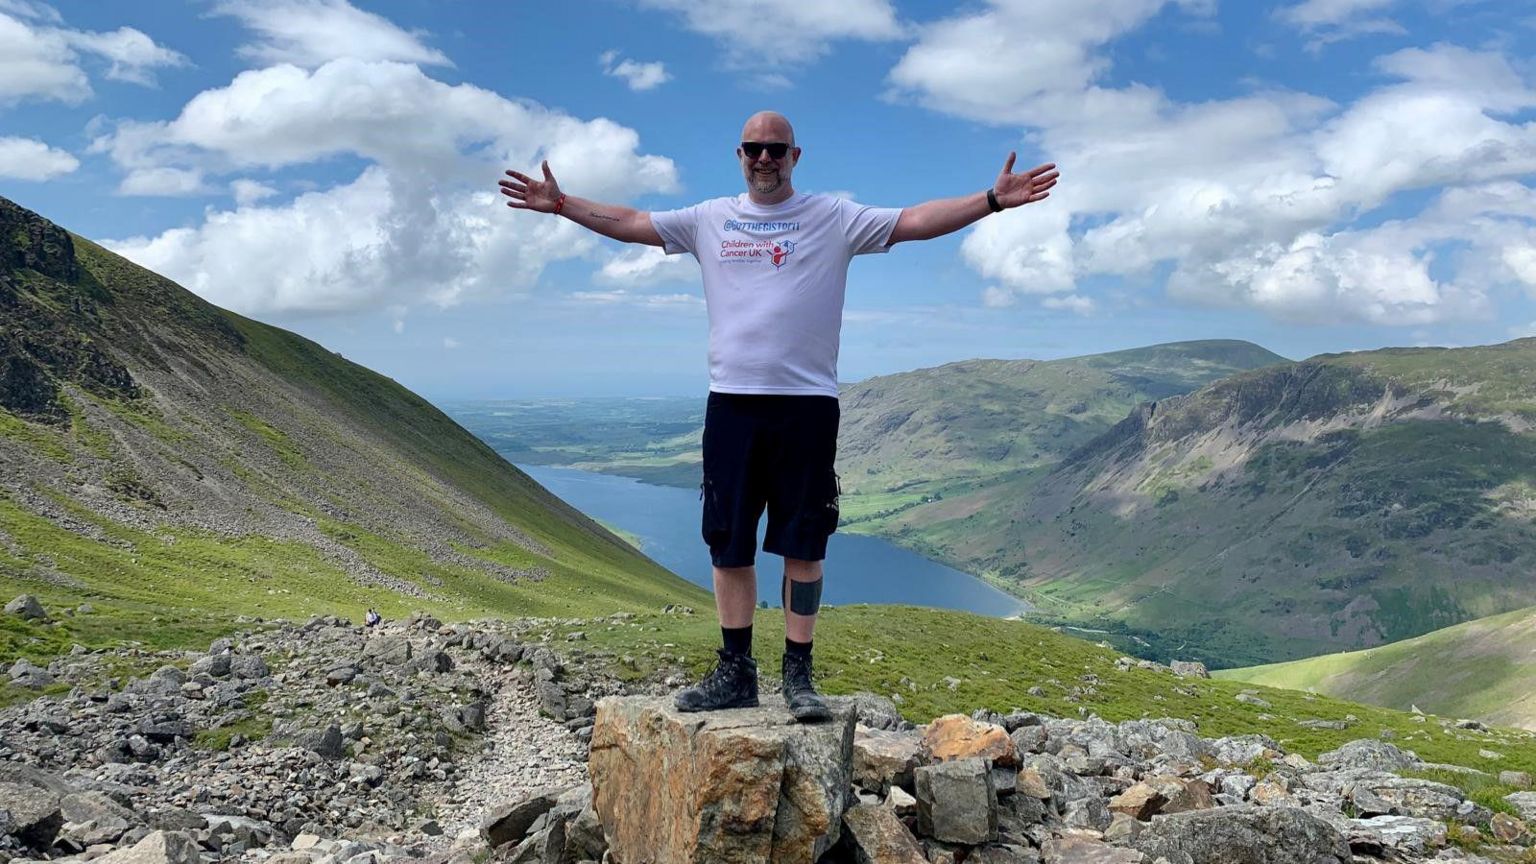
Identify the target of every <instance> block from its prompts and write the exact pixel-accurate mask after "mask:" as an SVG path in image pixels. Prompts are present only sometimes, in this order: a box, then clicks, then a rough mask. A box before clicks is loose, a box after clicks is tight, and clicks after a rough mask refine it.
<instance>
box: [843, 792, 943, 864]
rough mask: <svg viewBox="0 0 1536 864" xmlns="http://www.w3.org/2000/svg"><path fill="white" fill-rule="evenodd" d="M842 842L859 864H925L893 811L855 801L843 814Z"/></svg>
mask: <svg viewBox="0 0 1536 864" xmlns="http://www.w3.org/2000/svg"><path fill="white" fill-rule="evenodd" d="M843 828H844V829H845V830H844V834H843V844H844V846H845V848H846V849H847V850H848V851H849V852H850V853H851V854H852V857H853V860H854V861H856V862H858V864H928V859H927V858H926V857H924V856H923V847H922V846H921V845H919V844H918V842H917V838H916V837H913V836H912V832H911V831H909V830H907V826H906V825H904V824H902V821H901V819H899V818H898V817H897V815H896V813H895V811H893V810H891V809H890V808H887V807H882V806H879V805H874V804H855V805H854V806H852V807H850V808H848V811H847V812H846V813H844V814H843Z"/></svg>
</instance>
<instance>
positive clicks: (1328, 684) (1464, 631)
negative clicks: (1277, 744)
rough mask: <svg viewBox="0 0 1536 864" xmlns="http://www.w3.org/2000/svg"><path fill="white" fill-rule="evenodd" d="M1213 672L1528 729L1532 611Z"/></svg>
mask: <svg viewBox="0 0 1536 864" xmlns="http://www.w3.org/2000/svg"><path fill="white" fill-rule="evenodd" d="M1218 675H1219V676H1220V677H1222V678H1226V679H1229V680H1233V681H1247V682H1251V683H1254V684H1263V685H1265V686H1269V687H1285V688H1289V689H1293V690H1308V691H1313V692H1318V693H1325V694H1328V695H1330V696H1336V697H1340V698H1347V699H1353V700H1357V701H1361V702H1369V703H1371V704H1374V705H1383V706H1386V707H1389V708H1401V709H1407V708H1410V707H1412V706H1418V707H1419V708H1421V709H1423V710H1425V711H1431V712H1434V713H1438V714H1446V715H1456V716H1465V717H1477V718H1479V719H1483V720H1487V721H1489V722H1494V723H1500V724H1504V725H1508V726H1517V727H1521V728H1525V729H1536V691H1533V690H1532V689H1531V681H1532V680H1533V678H1536V608H1527V609H1518V610H1516V611H1514V612H1508V613H1505V614H1503V615H1493V616H1489V617H1487V618H1479V619H1477V620H1475V621H1468V622H1465V623H1463V624H1457V625H1455V626H1454V627H1447V628H1445V629H1443V630H1436V631H1434V632H1432V633H1426V634H1424V635H1423V636H1418V637H1415V638H1413V639H1405V640H1403V641H1401V642H1393V643H1391V644H1388V645H1381V646H1378V647H1376V648H1368V649H1366V650H1364V651H1350V652H1345V653H1340V654H1328V655H1325V656H1322V657H1309V658H1307V659H1305V660H1296V661H1293V662H1290V663H1274V664H1269V665H1265V666H1251V667H1246V668H1242V669H1229V670H1225V671H1223V672H1220V673H1218Z"/></svg>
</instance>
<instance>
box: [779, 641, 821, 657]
mask: <svg viewBox="0 0 1536 864" xmlns="http://www.w3.org/2000/svg"><path fill="white" fill-rule="evenodd" d="M813 644H815V643H814V641H812V642H796V641H795V640H793V639H791V638H789V637H788V636H785V637H784V653H785V654H799V655H800V656H802V657H809V656H811V645H813Z"/></svg>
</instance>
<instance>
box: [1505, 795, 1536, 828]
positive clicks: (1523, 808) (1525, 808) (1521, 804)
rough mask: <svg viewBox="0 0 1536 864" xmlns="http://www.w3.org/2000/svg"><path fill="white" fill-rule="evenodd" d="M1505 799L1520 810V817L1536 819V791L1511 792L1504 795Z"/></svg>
mask: <svg viewBox="0 0 1536 864" xmlns="http://www.w3.org/2000/svg"><path fill="white" fill-rule="evenodd" d="M1504 800H1505V801H1508V802H1509V803H1510V804H1512V805H1514V808H1515V809H1516V810H1519V811H1520V818H1522V819H1525V820H1527V821H1529V820H1532V819H1536V792H1511V793H1509V794H1508V795H1505V796H1504Z"/></svg>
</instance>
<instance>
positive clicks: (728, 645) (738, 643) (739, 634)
mask: <svg viewBox="0 0 1536 864" xmlns="http://www.w3.org/2000/svg"><path fill="white" fill-rule="evenodd" d="M720 636H721V637H722V638H723V639H724V640H725V650H726V651H729V652H730V653H732V654H745V655H746V656H748V657H751V656H752V625H751V624H748V625H747V626H745V627H721V628H720Z"/></svg>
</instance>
